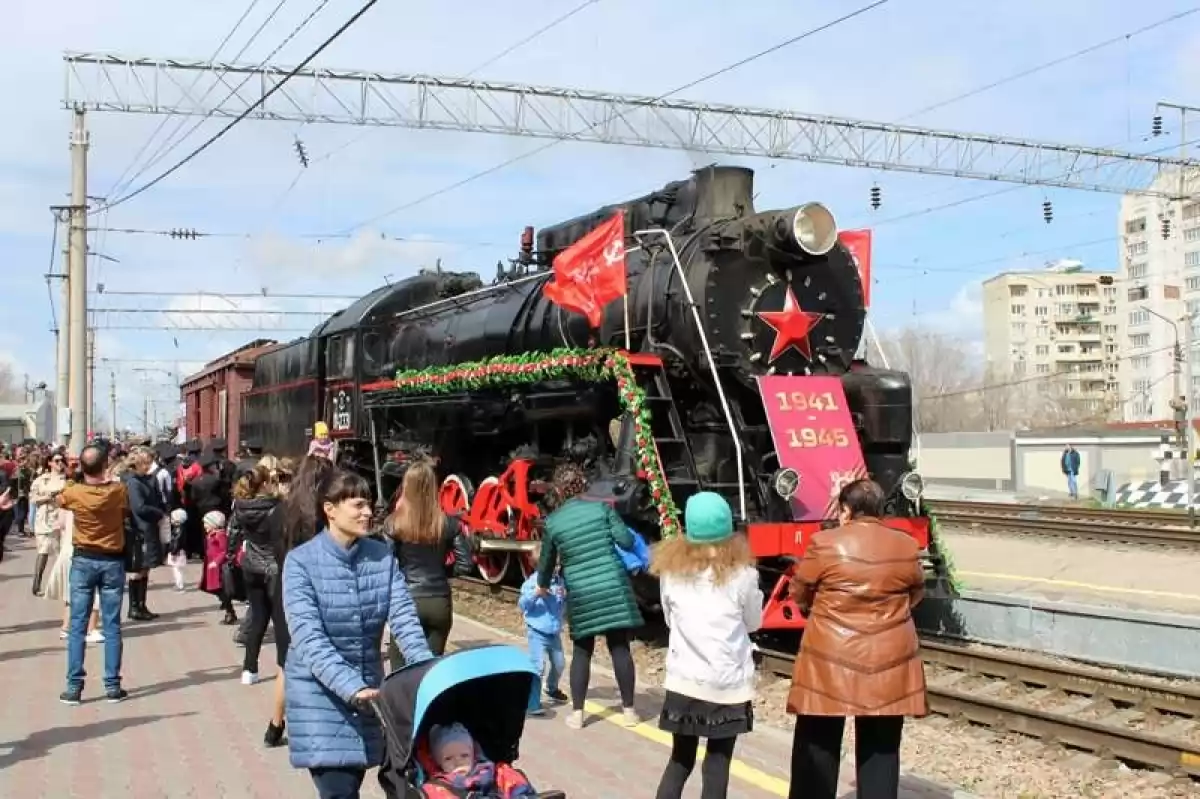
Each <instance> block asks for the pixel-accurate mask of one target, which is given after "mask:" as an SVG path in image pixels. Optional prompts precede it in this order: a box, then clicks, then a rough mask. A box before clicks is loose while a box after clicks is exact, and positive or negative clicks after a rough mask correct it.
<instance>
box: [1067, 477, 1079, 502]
mask: <svg viewBox="0 0 1200 799" xmlns="http://www.w3.org/2000/svg"><path fill="white" fill-rule="evenodd" d="M1067 493H1068V494H1070V495H1071V497H1072V499H1078V498H1079V477H1078V476H1077V475H1073V474H1068V475H1067Z"/></svg>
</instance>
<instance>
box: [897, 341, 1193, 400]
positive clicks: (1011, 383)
mask: <svg viewBox="0 0 1200 799" xmlns="http://www.w3.org/2000/svg"><path fill="white" fill-rule="evenodd" d="M1173 349H1175V345H1174V344H1168V345H1167V346H1165V347H1157V348H1155V349H1152V350H1146V351H1144V352H1136V353H1133V354H1131V355H1121V356H1119V357H1117V358H1110V359H1109V361H1108V362H1109V363H1114V362H1116V363H1120V362H1122V361H1128V360H1131V359H1133V358H1138V357H1140V356H1143V355H1155V354H1157V353H1160V352H1166V351H1167V350H1173ZM1086 374H1088V373H1087V372H1071V371H1066V372H1050V373H1049V374H1042V375H1032V376H1030V377H1021V378H1014V379H1012V380H1005V381H1001V382H999V383H988V384H985V385H982V386H976V387H974V388H964V389H955V390H954V391H943V392H941V393H939V394H928V395H925V396H923V397H921V398H920V401H921V402H927V401H931V400H938V399H952V398H954V397H966V396H970V395H971V394H981V393H987V392H989V391H999V390H1001V389H1005V388H1013V387H1015V386H1024V385H1028V384H1030V383H1038V382H1043V381H1047V380H1058V379H1059V378H1063V377H1069V376H1071V375H1079V376H1081V377H1082V376H1084V375H1086ZM1095 379H1097V380H1104V379H1106V378H1105V377H1104V375H1103V373H1101V376H1100V377H1099V378H1095Z"/></svg>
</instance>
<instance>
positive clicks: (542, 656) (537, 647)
mask: <svg viewBox="0 0 1200 799" xmlns="http://www.w3.org/2000/svg"><path fill="white" fill-rule="evenodd" d="M525 634H526V638H527V640H528V641H529V658H530V660H532V661H533V667H534V668H535V669H537V673H538V677H539V679H537V680H534V682H533V690H532V691H531V692H530V694H529V710H531V711H534V710H541V709H542V691H541V688H542V681H541V679H540V678H541V675H542V671H543V669H544V668H545V665H546V661H547V660H549V661H550V673H549V674H547V675H546V693H556V692H557V691H558V682H559V680H561V679H562V675H563V672H564V671H566V669H567V656H566V653H564V652H563V645H562V636H560V635H559V634H558V633H554V634H548V633H539V632H538V631H537V630H526V631H525Z"/></svg>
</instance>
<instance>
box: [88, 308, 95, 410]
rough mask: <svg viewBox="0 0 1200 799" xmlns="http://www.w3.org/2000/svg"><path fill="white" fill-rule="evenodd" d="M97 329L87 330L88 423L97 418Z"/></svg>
mask: <svg viewBox="0 0 1200 799" xmlns="http://www.w3.org/2000/svg"><path fill="white" fill-rule="evenodd" d="M95 387H96V331H95V330H93V329H92V328H90V327H89V328H88V331H87V409H88V410H87V412H88V423H89V424H90V423H91V421H92V420H93V419H95V418H96V392H95V390H94V389H95Z"/></svg>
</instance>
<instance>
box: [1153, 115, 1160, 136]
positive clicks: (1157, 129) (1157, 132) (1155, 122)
mask: <svg viewBox="0 0 1200 799" xmlns="http://www.w3.org/2000/svg"><path fill="white" fill-rule="evenodd" d="M1162 132H1163V124H1162V114H1155V115H1154V119H1153V120H1152V121H1151V123H1150V135H1151V136H1161V135H1162Z"/></svg>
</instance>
